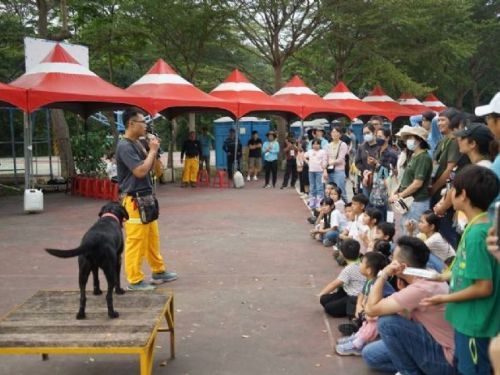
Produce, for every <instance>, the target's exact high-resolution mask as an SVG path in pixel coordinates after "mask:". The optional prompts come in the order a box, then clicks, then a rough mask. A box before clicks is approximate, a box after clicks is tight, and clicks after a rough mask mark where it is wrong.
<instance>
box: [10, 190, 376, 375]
mask: <svg viewBox="0 0 500 375" xmlns="http://www.w3.org/2000/svg"><path fill="white" fill-rule="evenodd" d="M159 200H160V204H161V220H160V232H161V240H162V248H163V249H164V250H163V254H164V256H165V258H166V260H167V261H168V263H169V268H171V269H174V270H176V271H177V272H178V273H179V275H180V278H179V280H177V281H176V282H174V283H171V284H169V285H167V287H171V288H173V289H174V290H175V293H176V331H177V353H178V357H177V358H176V359H175V360H173V361H169V362H168V363H167V364H166V366H162V365H165V362H164V361H165V360H166V358H167V353H168V351H167V348H168V345H167V340H166V336H165V337H164V338H163V337H162V336H160V341H158V345H159V346H161V348H157V351H156V356H155V365H154V370H153V373H154V374H167V373H168V374H170V375H172V374H191V375H195V374H228V375H229V374H245V375H246V374H248V375H256V374H269V375H275V374H297V375H299V374H300V375H303V374H335V373H339V374H361V375H363V374H371V372H370V371H368V370H367V369H366V367H365V365H364V364H363V362H362V360H361V359H359V358H341V357H338V356H336V355H335V354H334V353H333V350H332V343H333V340H334V339H335V338H336V337H338V332H337V330H336V326H337V324H338V323H340V322H341V320H334V319H330V318H326V316H325V315H324V313H323V311H322V309H321V306H320V305H319V302H318V298H317V296H316V295H317V293H318V292H319V290H320V289H321V288H322V286H323V285H324V284H325V283H327V282H328V281H330V279H331V278H332V277H333V276H334V275H335V274H336V273H337V272H338V267H337V266H336V265H335V264H334V262H333V259H332V257H331V253H330V251H329V250H328V249H326V248H324V247H322V246H321V245H320V244H319V243H316V242H315V241H313V240H311V238H310V237H309V235H308V230H309V229H310V227H311V226H310V224H308V223H306V221H305V218H306V216H307V210H306V207H305V205H304V204H303V203H302V201H301V200H300V199H299V198H298V195H297V193H296V192H295V190H293V189H286V190H280V189H278V188H276V189H266V190H264V189H262V182H261V181H259V182H252V183H250V184H249V185H247V186H246V187H245V188H244V189H242V190H236V189H220V190H219V189H211V188H210V189H207V188H197V189H181V188H179V187H178V186H173V185H165V186H161V187H160V190H159ZM102 204H103V202H102V201H97V200H91V199H84V198H76V197H71V196H65V195H64V194H61V193H58V194H47V195H46V196H45V207H46V209H45V211H44V212H43V213H41V214H34V215H25V214H24V213H23V212H22V198H21V197H14V198H12V197H10V198H1V199H0V206H1V207H2V208H3V209H2V217H1V218H0V238H1V242H0V315H3V314H5V313H6V312H7V311H8V310H10V308H12V307H13V306H14V305H15V304H17V303H21V302H22V301H23V300H25V299H26V298H28V297H29V296H31V295H32V294H33V293H34V292H35V291H36V290H38V289H41V288H65V289H68V288H75V289H77V287H78V284H77V265H76V260H75V259H73V260H63V259H57V258H54V257H51V256H49V255H47V254H46V253H45V252H44V251H43V248H44V247H56V248H71V247H74V246H75V245H77V244H78V243H79V241H80V239H81V236H82V235H83V233H84V232H85V231H86V230H87V229H88V228H89V226H90V225H91V224H92V223H93V222H94V221H95V219H96V217H97V212H98V210H99V208H100V206H101V205H102ZM117 298H119V296H118V297H117ZM103 302H104V300H103ZM162 339H163V340H162ZM109 371H113V372H115V373H120V374H134V373H138V360H137V359H136V358H135V357H131V356H121V357H119V356H94V357H89V356H59V357H58V356H52V357H51V358H50V360H49V361H47V362H42V361H41V360H40V358H39V357H37V356H32V357H31V356H28V357H4V358H2V359H1V360H0V373H1V374H14V373H15V374H16V375H22V374H30V375H31V374H33V373H36V374H40V375H44V374H51V375H55V374H85V375H90V374H96V375H97V374H103V373H105V372H109Z"/></svg>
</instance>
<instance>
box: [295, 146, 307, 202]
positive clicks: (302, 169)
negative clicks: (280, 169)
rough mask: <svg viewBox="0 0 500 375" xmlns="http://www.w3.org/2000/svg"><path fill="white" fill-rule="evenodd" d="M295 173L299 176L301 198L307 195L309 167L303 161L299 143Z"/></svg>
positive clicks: (301, 148) (303, 157)
mask: <svg viewBox="0 0 500 375" xmlns="http://www.w3.org/2000/svg"><path fill="white" fill-rule="evenodd" d="M297 173H298V175H299V182H300V193H301V195H302V197H303V198H304V197H306V196H307V195H308V194H309V167H308V165H307V163H306V160H305V152H304V148H303V146H302V144H301V143H299V144H298V146H297Z"/></svg>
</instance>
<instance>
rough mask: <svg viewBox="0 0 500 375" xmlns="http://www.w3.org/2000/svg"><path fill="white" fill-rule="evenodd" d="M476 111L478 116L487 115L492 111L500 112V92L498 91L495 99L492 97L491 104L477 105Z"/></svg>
mask: <svg viewBox="0 0 500 375" xmlns="http://www.w3.org/2000/svg"><path fill="white" fill-rule="evenodd" d="M475 113H476V116H486V115H489V114H490V113H498V114H500V92H497V93H496V95H495V96H494V97H493V99H491V102H490V104H486V105H482V106H479V107H476V110H475Z"/></svg>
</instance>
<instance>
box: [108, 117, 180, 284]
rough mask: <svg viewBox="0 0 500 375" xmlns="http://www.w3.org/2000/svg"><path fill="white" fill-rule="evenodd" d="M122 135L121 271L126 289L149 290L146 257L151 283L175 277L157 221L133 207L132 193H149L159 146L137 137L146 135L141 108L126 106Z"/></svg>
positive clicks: (119, 160)
mask: <svg viewBox="0 0 500 375" xmlns="http://www.w3.org/2000/svg"><path fill="white" fill-rule="evenodd" d="M123 123H124V125H125V137H124V138H123V139H122V140H120V141H119V142H118V146H117V148H116V164H117V171H118V185H119V188H120V194H121V196H122V197H123V201H122V202H123V206H124V207H125V209H126V210H127V213H128V215H129V220H128V221H127V222H126V223H125V225H124V227H125V236H126V238H125V273H126V275H127V280H128V282H129V286H128V287H127V289H128V290H151V289H154V286H153V285H150V283H146V282H145V281H144V273H143V272H142V261H143V259H144V258H146V260H147V262H148V263H149V265H150V267H151V270H152V271H153V274H152V279H151V283H152V284H161V283H164V282H167V281H173V280H176V279H177V274H176V273H175V272H167V271H166V265H165V262H164V261H163V257H162V256H161V254H160V236H159V231H158V221H157V220H154V221H152V222H150V223H148V224H143V223H142V221H141V219H140V214H139V209H138V207H137V201H136V199H135V197H136V196H146V195H151V194H152V193H153V184H152V181H151V176H150V172H151V169H152V168H153V165H154V161H155V159H156V154H157V152H158V149H159V147H160V142H159V141H158V139H157V138H155V137H152V138H151V139H149V141H148V146H149V150H148V151H147V150H146V149H145V148H144V146H143V145H142V143H141V142H140V141H139V138H141V137H144V136H146V121H144V115H143V113H142V111H140V110H139V109H137V108H130V109H127V110H126V111H125V112H124V113H123Z"/></svg>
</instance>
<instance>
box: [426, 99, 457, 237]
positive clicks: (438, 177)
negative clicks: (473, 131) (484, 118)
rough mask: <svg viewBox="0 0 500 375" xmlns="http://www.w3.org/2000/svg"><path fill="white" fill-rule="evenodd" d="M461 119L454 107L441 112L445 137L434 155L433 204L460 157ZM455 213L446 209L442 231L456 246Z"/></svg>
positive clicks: (437, 200)
mask: <svg viewBox="0 0 500 375" xmlns="http://www.w3.org/2000/svg"><path fill="white" fill-rule="evenodd" d="M460 120H461V114H460V112H459V111H458V110H456V109H454V108H448V109H445V110H444V111H442V112H441V113H440V114H439V117H438V125H439V131H440V132H441V134H442V135H443V139H441V141H440V142H439V143H438V145H437V146H436V150H435V151H434V156H433V159H434V168H433V173H432V186H431V191H430V195H431V206H434V205H435V204H436V203H437V202H439V201H440V200H441V190H442V189H443V188H444V187H445V185H446V181H447V180H448V179H449V178H450V175H451V172H452V171H453V168H455V166H456V165H457V163H458V161H459V159H460V152H459V150H458V143H457V140H456V138H455V135H454V133H453V132H454V131H455V130H456V129H457V128H458V126H459V125H460ZM453 215H454V211H453V209H451V208H450V209H449V210H448V211H446V213H445V215H444V216H443V220H442V222H441V226H440V233H441V234H442V235H443V237H444V238H445V239H446V240H447V241H448V242H449V243H450V245H451V246H453V247H456V246H457V238H458V235H457V232H456V230H455V228H454V227H453Z"/></svg>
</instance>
